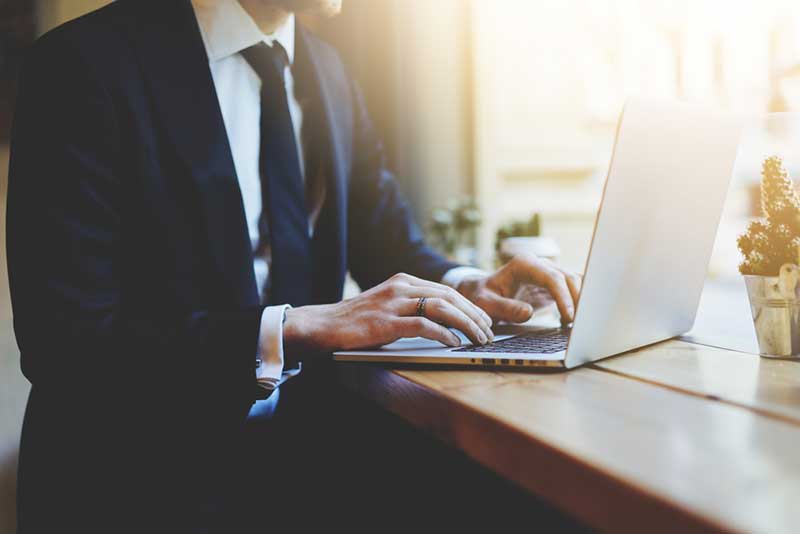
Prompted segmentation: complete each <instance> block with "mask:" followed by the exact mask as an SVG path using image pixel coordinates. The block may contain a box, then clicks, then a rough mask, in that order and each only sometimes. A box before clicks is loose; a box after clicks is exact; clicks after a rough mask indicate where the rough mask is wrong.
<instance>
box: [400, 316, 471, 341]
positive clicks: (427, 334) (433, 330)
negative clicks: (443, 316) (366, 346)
mask: <svg viewBox="0 0 800 534" xmlns="http://www.w3.org/2000/svg"><path fill="white" fill-rule="evenodd" d="M395 325H396V328H397V332H398V334H399V335H400V337H417V336H419V337H424V338H426V339H432V340H434V341H438V342H439V343H442V344H443V345H447V346H449V347H458V346H459V345H461V340H460V339H459V338H458V336H457V335H455V334H454V333H453V332H451V331H450V330H448V329H447V328H445V327H444V326H442V325H440V324H436V323H434V322H433V321H431V320H430V319H426V318H425V317H399V318H398V319H397V320H396V323H395Z"/></svg>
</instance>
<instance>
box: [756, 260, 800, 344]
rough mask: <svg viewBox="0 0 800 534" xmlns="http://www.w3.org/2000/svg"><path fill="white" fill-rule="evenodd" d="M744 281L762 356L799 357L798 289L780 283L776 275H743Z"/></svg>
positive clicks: (799, 315) (799, 308) (799, 295)
mask: <svg viewBox="0 0 800 534" xmlns="http://www.w3.org/2000/svg"><path fill="white" fill-rule="evenodd" d="M744 281H745V285H746V286H747V296H748V297H749V299H750V310H751V312H752V313H753V323H754V325H755V329H756V337H757V338H758V349H759V353H760V354H761V356H764V357H768V358H789V357H793V356H797V355H798V354H800V286H794V284H792V285H791V286H790V285H788V284H786V283H784V284H781V282H780V278H779V277H777V276H755V275H745V276H744Z"/></svg>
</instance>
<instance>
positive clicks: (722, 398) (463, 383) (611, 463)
mask: <svg viewBox="0 0 800 534" xmlns="http://www.w3.org/2000/svg"><path fill="white" fill-rule="evenodd" d="M702 338H703V335H702V333H701V334H697V333H693V335H692V336H691V337H690V338H688V339H691V340H693V341H695V342H688V341H685V340H671V341H667V342H664V343H661V344H659V345H655V346H652V347H648V348H645V349H642V350H639V351H636V352H632V353H628V354H625V355H621V356H617V357H614V358H610V359H607V360H604V361H601V362H598V363H596V364H594V365H591V366H588V367H584V368H581V369H576V370H573V371H569V372H560V373H549V374H532V373H514V372H492V371H439V370H391V369H384V368H380V367H375V366H365V365H356V364H347V365H342V366H341V367H340V371H341V377H342V380H343V381H344V383H345V384H346V385H347V386H348V387H350V388H352V389H354V390H356V391H357V392H359V393H360V394H362V395H364V396H366V397H368V398H369V399H371V400H373V401H375V402H377V403H379V404H380V405H381V406H383V407H385V408H386V409H388V410H390V411H391V412H394V413H396V414H398V415H400V416H401V417H402V418H404V419H405V420H407V421H409V422H410V423H411V424H413V425H415V426H416V427H418V428H419V429H421V430H424V431H425V432H428V433H430V434H433V435H435V436H436V437H438V438H440V439H441V440H443V441H445V442H446V443H448V444H450V445H452V446H453V447H457V448H458V449H461V450H462V451H464V452H465V453H466V454H467V455H469V456H470V457H471V458H473V459H474V460H476V461H477V462H479V463H481V464H483V465H484V466H486V467H488V468H490V469H491V470H493V471H494V472H496V473H498V474H499V475H501V476H502V477H505V478H507V479H509V480H511V481H513V482H515V483H516V484H517V485H519V486H521V487H523V488H525V489H526V490H528V491H530V492H531V493H533V494H535V495H537V496H538V497H540V498H542V499H544V500H546V501H548V502H550V503H551V504H553V505H554V506H556V507H557V508H559V509H561V510H563V511H565V512H567V513H569V514H571V515H573V516H575V517H577V518H579V519H580V520H581V521H583V522H585V523H587V524H588V525H591V526H595V527H599V528H602V529H613V530H620V529H622V530H626V531H630V530H637V531H640V532H644V531H646V532H653V531H672V532H674V531H681V532H687V531H709V530H726V531H741V532H795V531H798V529H800V363H796V362H789V361H780V360H768V359H763V358H759V357H758V356H756V355H753V354H748V353H745V352H741V351H737V350H728V349H722V348H716V347H712V346H708V345H701V344H698V343H697V341H698V340H702Z"/></svg>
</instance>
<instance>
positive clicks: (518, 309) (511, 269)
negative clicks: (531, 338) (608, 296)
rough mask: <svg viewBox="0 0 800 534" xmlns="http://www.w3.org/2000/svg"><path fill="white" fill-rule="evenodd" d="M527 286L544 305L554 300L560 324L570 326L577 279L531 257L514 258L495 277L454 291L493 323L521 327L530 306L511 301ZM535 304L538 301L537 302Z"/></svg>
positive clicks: (466, 283) (469, 281)
mask: <svg viewBox="0 0 800 534" xmlns="http://www.w3.org/2000/svg"><path fill="white" fill-rule="evenodd" d="M523 284H531V285H533V286H536V287H537V288H541V289H543V290H544V291H540V293H541V294H542V296H544V299H543V300H544V301H545V302H552V301H553V300H555V302H556V304H557V305H558V311H559V312H560V313H561V322H562V323H565V324H566V323H571V322H572V320H573V318H574V317H575V305H576V304H577V302H578V295H579V294H580V291H581V277H580V275H577V274H575V273H570V272H568V271H565V270H563V269H561V268H559V267H557V266H556V265H555V264H553V263H552V262H551V261H549V260H546V259H543V258H538V257H536V256H534V255H520V256H516V257H515V258H514V259H512V260H511V261H510V262H508V263H507V264H506V265H504V266H503V267H501V268H500V269H499V270H498V271H497V272H496V273H494V274H492V275H490V276H486V277H476V278H470V279H467V280H464V281H463V282H461V284H460V285H459V286H458V291H459V292H460V293H461V294H462V295H464V296H465V297H467V298H468V299H469V300H470V301H472V302H474V303H475V304H477V305H478V306H480V307H481V308H482V309H483V310H484V311H486V313H488V314H489V315H490V316H491V317H492V319H493V320H494V321H508V322H510V323H522V322H525V321H527V320H528V319H530V318H531V315H533V311H534V306H532V305H531V304H534V305H537V304H538V305H540V306H541V304H542V302H533V303H530V302H523V301H520V300H516V299H514V296H515V295H516V294H517V291H518V290H519V288H520V286H521V285H523ZM536 300H539V299H538V298H537V299H536Z"/></svg>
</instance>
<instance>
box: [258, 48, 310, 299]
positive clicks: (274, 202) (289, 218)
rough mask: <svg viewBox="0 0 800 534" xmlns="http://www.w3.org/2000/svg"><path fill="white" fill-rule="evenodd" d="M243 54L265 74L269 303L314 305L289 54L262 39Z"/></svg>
mask: <svg viewBox="0 0 800 534" xmlns="http://www.w3.org/2000/svg"><path fill="white" fill-rule="evenodd" d="M242 55H243V56H244V58H245V59H246V60H247V62H248V63H249V64H250V66H251V67H253V69H254V70H255V71H256V73H257V74H258V76H259V77H260V78H261V84H262V85H261V157H260V169H261V191H262V199H263V209H262V214H261V221H260V224H259V230H260V231H261V236H262V239H265V238H266V237H267V235H269V242H270V248H271V251H272V261H271V264H270V281H269V290H268V301H269V303H270V304H291V305H292V306H303V305H306V304H310V303H311V290H312V286H311V284H312V265H311V240H310V237H309V235H308V210H307V209H306V200H305V188H304V185H303V177H302V172H301V170H300V161H299V158H298V152H297V143H296V141H295V136H294V129H293V127H292V117H291V115H290V113H289V103H288V100H287V95H286V85H285V80H284V71H285V67H286V65H287V64H288V57H287V55H286V51H285V50H284V49H283V47H282V46H281V45H280V44H278V43H275V44H274V45H273V46H268V45H267V44H265V43H259V44H257V45H255V46H251V47H250V48H248V49H246V50H244V51H243V52H242Z"/></svg>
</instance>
